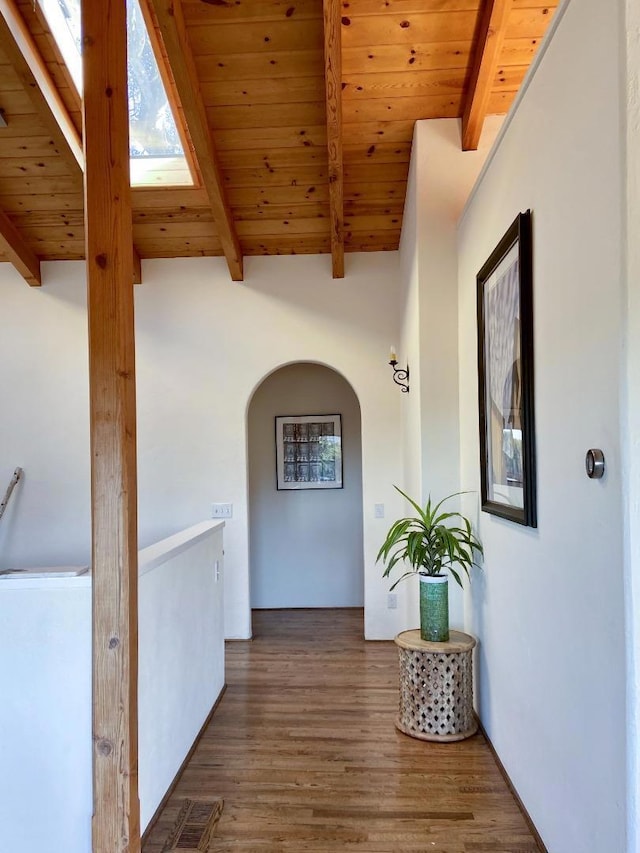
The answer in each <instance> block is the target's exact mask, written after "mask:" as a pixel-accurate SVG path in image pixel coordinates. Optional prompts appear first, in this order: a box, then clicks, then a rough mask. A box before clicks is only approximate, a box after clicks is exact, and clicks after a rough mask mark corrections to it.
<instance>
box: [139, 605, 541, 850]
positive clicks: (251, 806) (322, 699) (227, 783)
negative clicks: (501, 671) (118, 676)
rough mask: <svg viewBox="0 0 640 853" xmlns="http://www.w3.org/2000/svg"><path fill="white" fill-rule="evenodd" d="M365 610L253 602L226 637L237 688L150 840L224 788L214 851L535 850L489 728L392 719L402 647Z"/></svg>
mask: <svg viewBox="0 0 640 853" xmlns="http://www.w3.org/2000/svg"><path fill="white" fill-rule="evenodd" d="M362 618H363V617H362V611H361V610H355V609H348V610H278V611H255V612H254V616H253V630H254V639H253V641H250V642H232V643H228V644H227V691H226V693H225V695H224V697H223V698H222V701H221V702H220V704H219V706H218V708H217V710H216V712H215V714H214V715H213V718H212V720H211V722H210V724H209V726H208V727H207V729H206V731H205V733H204V736H203V737H202V739H201V740H200V743H199V744H198V747H197V749H196V750H195V752H194V754H193V757H192V758H191V761H190V762H189V764H188V766H187V768H186V769H185V772H184V773H183V775H182V778H181V779H180V781H179V783H178V785H177V786H176V788H175V790H174V792H173V794H172V796H171V798H170V799H169V801H168V803H167V805H166V807H165V809H164V811H163V813H162V814H161V815H160V817H159V819H158V821H157V823H156V824H155V826H154V828H153V830H152V832H151V833H150V835H149V838H148V840H147V842H146V844H145V846H144V848H143V851H144V853H160V851H161V850H162V847H163V844H164V842H165V840H166V838H167V836H168V834H169V832H170V831H171V828H172V826H173V823H174V821H175V819H176V816H177V814H178V812H179V810H180V807H181V805H182V802H183V800H184V798H185V797H189V798H191V799H208V798H209V799H215V798H219V797H222V798H224V811H223V813H222V817H221V819H220V822H219V823H218V825H217V827H216V832H215V835H214V840H213V843H212V846H211V851H212V853H223V851H225V853H226V851H255V853H261V851H270V853H276V851H360V853H400V851H402V853H405V851H406V853H418V851H420V853H425V851H430V852H431V851H433V853H481V851H482V853H537V851H538V847H537V845H536V842H535V840H534V838H533V836H532V835H531V833H530V831H529V829H528V827H527V824H526V822H525V820H524V818H523V816H522V814H521V812H520V811H519V809H518V806H517V804H516V802H515V800H514V799H513V797H512V795H511V794H510V792H509V790H508V788H507V786H506V785H505V782H504V781H503V779H502V777H501V775H500V773H499V771H498V769H497V767H496V764H495V762H494V760H493V757H492V755H491V753H490V751H489V748H488V746H487V744H486V742H485V740H484V738H483V737H482V735H475V736H474V737H472V738H470V739H468V740H466V741H461V742H459V743H447V744H439V743H428V742H425V741H419V740H416V739H414V738H410V737H407V736H406V735H403V734H401V733H400V732H398V731H397V730H396V729H395V727H394V718H395V714H396V710H397V701H398V699H397V697H398V685H397V681H398V662H397V650H396V648H395V646H394V645H393V643H391V642H368V643H367V642H365V641H364V640H363V639H362V636H363V625H362Z"/></svg>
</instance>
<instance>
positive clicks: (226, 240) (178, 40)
mask: <svg viewBox="0 0 640 853" xmlns="http://www.w3.org/2000/svg"><path fill="white" fill-rule="evenodd" d="M144 2H147V3H151V5H152V7H153V10H154V11H155V14H156V19H157V21H158V25H159V27H160V32H161V33H162V40H163V42H164V48H165V51H166V54H167V57H168V59H169V65H170V66H171V71H172V73H173V78H174V80H175V84H176V91H177V93H178V97H179V99H180V103H181V105H182V111H183V114H184V118H185V122H186V124H187V127H188V129H189V135H190V137H191V141H192V143H193V149H194V152H195V156H196V161H197V164H198V168H199V170H200V174H201V175H202V181H203V184H204V186H205V189H206V191H207V195H208V197H209V204H210V205H211V209H212V212H213V219H214V222H215V224H216V228H217V229H218V237H219V239H220V243H221V245H222V250H223V252H224V255H225V258H226V260H227V264H228V266H229V272H230V273H231V278H232V279H233V280H234V281H242V279H243V272H242V252H241V249H240V241H239V240H238V235H237V232H236V229H235V225H234V222H233V215H232V213H231V208H230V206H229V203H228V201H227V198H226V192H225V187H224V181H223V179H222V170H221V168H220V163H219V160H218V155H217V152H216V149H215V145H214V141H213V137H212V134H211V128H210V127H209V123H208V121H207V114H206V110H205V106H204V101H203V98H202V92H201V91H200V83H199V81H198V75H197V71H196V66H195V61H194V58H193V53H192V51H191V46H190V44H189V39H188V35H187V30H186V27H185V23H184V18H183V14H182V6H181V4H180V0H144Z"/></svg>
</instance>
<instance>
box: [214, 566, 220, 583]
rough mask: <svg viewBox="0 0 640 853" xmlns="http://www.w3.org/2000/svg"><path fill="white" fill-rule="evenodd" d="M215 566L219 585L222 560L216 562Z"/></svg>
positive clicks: (215, 575)
mask: <svg viewBox="0 0 640 853" xmlns="http://www.w3.org/2000/svg"><path fill="white" fill-rule="evenodd" d="M213 565H214V577H215V580H216V583H218V581H219V580H220V560H216V561H215V563H214V564H213Z"/></svg>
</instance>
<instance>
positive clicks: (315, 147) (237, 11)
mask: <svg viewBox="0 0 640 853" xmlns="http://www.w3.org/2000/svg"><path fill="white" fill-rule="evenodd" d="M183 10H184V16H185V22H186V25H187V30H188V33H189V38H190V41H191V44H192V48H193V52H194V60H195V63H196V67H197V69H198V74H199V75H201V76H200V79H201V81H202V93H203V99H204V102H205V107H206V109H207V117H208V121H209V124H210V127H211V129H212V133H213V135H214V138H215V141H216V145H217V147H218V151H219V154H220V162H221V166H222V170H223V175H224V180H225V188H226V190H227V193H228V198H229V202H230V204H231V207H232V210H233V214H234V217H235V219H236V224H237V230H238V236H239V238H240V244H241V246H242V250H243V252H244V253H245V254H262V253H263V252H265V251H267V252H268V251H272V250H274V248H275V245H276V243H275V241H276V240H280V245H279V246H278V251H279V252H287V251H289V252H298V251H303V252H309V251H325V246H326V245H327V240H328V235H329V227H330V222H329V205H328V193H327V191H326V187H327V185H328V173H327V168H328V164H327V137H326V112H325V103H324V99H325V92H324V62H323V23H322V4H321V0H301V2H296V0H290V2H287V3H283V2H280V0H244V2H243V0H239V2H237V3H233V4H231V3H229V4H223V5H219V4H217V3H216V4H208V3H203V2H196V0H189V2H185V3H184V4H183ZM316 187H322V188H323V190H324V191H323V192H322V193H317V192H316V191H315V188H316ZM262 238H264V239H262Z"/></svg>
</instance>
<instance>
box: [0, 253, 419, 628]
mask: <svg viewBox="0 0 640 853" xmlns="http://www.w3.org/2000/svg"><path fill="white" fill-rule="evenodd" d="M43 269H44V282H45V284H44V287H42V288H29V287H27V286H26V285H25V284H24V282H23V281H22V280H21V279H20V278H19V276H17V274H15V273H14V272H13V271H12V269H11V268H10V267H9V265H8V264H2V265H1V266H0V300H1V301H2V308H3V315H5V316H7V317H11V318H12V322H11V324H7V326H6V329H5V333H3V335H2V336H0V395H1V398H2V399H3V400H4V401H5V405H4V406H3V417H2V418H1V419H0V447H2V449H3V455H2V459H1V460H0V483H2V482H5V481H6V482H7V483H8V481H9V479H10V476H11V474H12V473H13V469H14V468H15V466H16V465H21V466H22V467H23V468H24V470H25V479H24V481H23V482H21V483H20V485H19V487H18V489H16V492H15V493H14V499H12V505H11V507H10V510H9V511H8V512H7V514H5V517H4V518H3V521H2V525H1V526H0V565H4V566H10V565H16V566H26V565H29V564H31V565H33V564H36V565H43V564H45V565H46V564H51V563H67V564H68V563H87V562H89V558H90V553H89V547H90V546H89V529H90V528H89V507H90V499H89V441H88V415H87V412H88V391H87V387H88V380H87V351H86V348H87V333H86V308H85V284H86V283H85V269H84V264H83V263H79V262H76V263H74V262H57V263H48V264H45V265H44V268H43ZM245 273H246V280H245V282H244V283H242V284H239V283H233V282H231V281H230V279H229V273H228V270H227V268H226V264H225V262H224V260H223V259H220V258H190V259H177V260H157V261H145V262H144V263H143V274H144V284H143V285H141V286H138V287H136V288H135V297H136V335H137V341H136V360H137V366H136V370H137V394H138V465H139V478H138V485H139V532H140V545H141V546H144V545H147V544H149V543H150V542H154V541H157V540H158V539H161V538H163V537H164V536H166V535H169V534H171V533H173V532H175V531H176V530H179V529H181V528H184V527H187V526H189V525H191V524H193V523H195V522H196V521H198V520H200V519H201V518H202V517H204V516H206V515H207V514H208V513H209V512H210V510H211V504H212V503H213V502H224V503H232V504H233V518H231V519H229V520H228V521H227V526H226V528H225V549H226V555H225V570H226V576H225V625H226V633H227V636H228V637H240V638H242V637H248V636H250V631H251V626H250V610H249V555H248V539H249V536H248V524H247V503H248V486H247V442H246V414H247V405H248V401H249V400H250V398H251V396H252V394H253V392H254V390H255V388H256V387H257V386H258V385H259V384H260V382H261V381H262V380H263V379H264V378H265V376H267V375H268V374H269V373H271V372H272V371H273V370H274V369H276V368H278V367H280V366H282V365H285V364H289V363H292V362H297V361H311V362H317V363H320V364H326V365H328V366H329V367H332V368H334V369H335V370H337V371H338V372H339V373H340V374H341V375H342V376H344V377H345V379H346V380H347V381H348V382H349V384H350V385H351V386H352V387H353V389H354V391H355V393H356V394H357V396H358V399H359V401H360V406H361V417H362V460H363V467H362V485H363V507H364V510H363V536H364V562H365V570H364V571H365V610H366V615H365V632H366V636H368V637H370V638H372V639H377V638H389V637H392V636H393V635H394V634H395V633H396V632H397V631H398V630H400V627H401V626H400V624H399V618H398V611H397V610H396V611H393V610H387V607H386V604H387V597H386V593H387V586H386V583H385V582H383V580H382V577H381V574H382V571H381V569H380V566H376V565H375V556H376V554H377V551H378V548H379V545H380V543H381V541H382V539H383V538H384V535H385V532H386V529H387V526H388V524H387V520H386V519H375V518H374V504H375V503H385V505H386V506H387V518H389V517H391V512H392V511H394V510H393V504H394V501H395V493H394V491H393V488H392V484H393V483H395V482H398V481H399V480H400V479H401V472H400V465H401V452H402V451H401V436H400V431H401V426H400V423H401V421H400V412H401V402H402V401H401V399H400V394H399V392H398V388H397V386H395V385H394V384H393V382H392V379H391V369H390V367H389V366H388V364H387V361H388V353H389V345H390V343H392V342H393V341H394V340H397V335H398V333H399V307H398V303H399V288H400V283H399V282H400V274H399V263H398V253H397V252H391V253H372V254H361V255H349V256H348V257H347V276H346V278H344V279H340V280H334V279H332V278H331V264H330V260H329V259H328V256H313V255H311V256H288V257H268V258H247V259H246V263H245ZM397 506H398V504H396V508H397Z"/></svg>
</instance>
